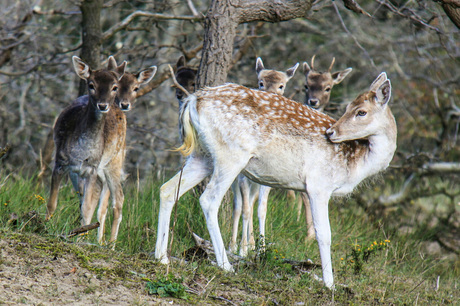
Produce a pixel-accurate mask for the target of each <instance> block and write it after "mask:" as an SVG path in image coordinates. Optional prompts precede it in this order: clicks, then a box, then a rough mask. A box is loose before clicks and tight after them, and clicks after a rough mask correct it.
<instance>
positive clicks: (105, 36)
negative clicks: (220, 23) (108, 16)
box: [101, 11, 204, 40]
mask: <svg viewBox="0 0 460 306" xmlns="http://www.w3.org/2000/svg"><path fill="white" fill-rule="evenodd" d="M136 17H147V18H152V19H155V20H188V21H195V22H196V21H201V20H203V19H204V17H202V16H174V15H167V14H156V13H150V12H145V11H135V12H133V13H131V14H130V15H128V16H127V17H126V18H125V19H123V20H122V21H121V22H119V23H117V24H115V25H113V26H112V27H111V28H110V29H108V30H107V31H106V32H105V33H103V34H102V37H101V39H102V40H107V39H109V38H111V37H112V36H113V35H115V33H117V32H119V31H121V30H123V29H125V28H126V27H128V25H129V24H130V23H131V22H132V21H133V20H134V19H135V18H136Z"/></svg>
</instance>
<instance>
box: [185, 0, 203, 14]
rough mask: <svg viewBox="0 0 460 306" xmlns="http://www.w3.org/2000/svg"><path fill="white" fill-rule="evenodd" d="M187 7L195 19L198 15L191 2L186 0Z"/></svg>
mask: <svg viewBox="0 0 460 306" xmlns="http://www.w3.org/2000/svg"><path fill="white" fill-rule="evenodd" d="M187 5H188V8H189V9H190V11H192V14H193V16H195V17H199V16H200V14H199V13H198V11H197V10H196V8H195V5H194V4H193V2H192V0H187Z"/></svg>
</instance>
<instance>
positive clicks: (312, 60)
mask: <svg viewBox="0 0 460 306" xmlns="http://www.w3.org/2000/svg"><path fill="white" fill-rule="evenodd" d="M315 57H316V54H315V55H313V57H312V58H311V70H315Z"/></svg>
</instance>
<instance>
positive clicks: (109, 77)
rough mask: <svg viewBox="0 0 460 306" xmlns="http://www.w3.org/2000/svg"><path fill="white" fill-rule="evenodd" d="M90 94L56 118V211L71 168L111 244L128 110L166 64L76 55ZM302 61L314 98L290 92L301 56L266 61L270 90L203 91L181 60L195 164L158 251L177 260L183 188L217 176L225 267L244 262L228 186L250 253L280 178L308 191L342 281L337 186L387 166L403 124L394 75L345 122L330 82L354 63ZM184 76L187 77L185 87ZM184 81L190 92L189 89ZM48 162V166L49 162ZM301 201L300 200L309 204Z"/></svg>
mask: <svg viewBox="0 0 460 306" xmlns="http://www.w3.org/2000/svg"><path fill="white" fill-rule="evenodd" d="M72 61H73V67H74V69H75V72H76V73H77V75H78V76H79V77H80V78H81V79H83V80H84V81H85V82H86V85H87V90H88V95H86V96H82V97H79V98H78V99H76V100H75V101H73V102H72V103H70V104H69V106H68V107H67V108H65V109H64V110H63V111H62V112H61V114H60V115H59V117H58V118H57V119H56V122H55V124H54V129H53V133H54V136H53V139H54V146H55V157H54V168H53V171H52V177H51V187H50V196H49V201H48V204H47V213H46V220H49V219H50V218H51V217H52V215H53V213H54V212H55V210H56V206H57V202H58V192H59V185H60V182H61V180H62V178H63V177H64V175H65V174H67V173H68V174H69V177H70V180H71V182H72V185H73V187H74V189H75V191H77V192H78V194H79V195H80V213H81V223H82V225H88V224H90V223H91V220H92V217H93V214H94V211H95V210H96V207H97V206H98V209H97V220H98V221H99V223H100V227H99V228H98V241H99V243H103V242H104V228H105V219H106V215H107V210H108V203H109V200H110V202H111V204H112V209H113V223H112V229H111V236H110V241H111V242H115V241H116V239H117V235H118V230H119V226H120V223H121V220H122V207H123V202H124V195H123V189H122V182H123V180H124V177H125V174H124V172H123V163H124V159H125V155H126V129H127V125H126V122H127V119H126V115H125V113H126V112H127V111H129V110H130V109H131V108H132V105H133V103H134V101H135V99H136V97H137V92H138V89H139V87H140V86H142V85H144V84H147V83H148V82H150V80H152V78H153V77H154V75H155V73H156V71H157V67H155V66H151V67H149V68H147V69H145V70H142V71H140V72H138V73H135V74H132V73H128V72H126V71H125V69H126V66H127V63H126V62H123V63H122V64H121V65H118V64H117V63H116V61H115V59H114V58H113V57H112V56H111V57H109V58H108V60H107V62H108V64H107V69H100V70H93V69H91V68H90V67H89V66H88V65H87V64H86V63H85V62H83V61H82V60H81V59H80V58H78V57H76V56H74V57H73V58H72ZM314 61H315V57H313V58H312V60H311V64H310V65H309V64H308V63H307V62H305V63H303V73H304V76H305V93H306V97H305V101H304V103H299V102H296V101H293V100H291V99H288V98H286V97H284V96H283V94H284V92H285V89H286V84H287V83H288V81H289V80H290V79H291V78H292V77H293V76H294V74H295V72H296V70H297V68H298V66H299V64H298V63H297V64H296V65H294V66H293V67H291V68H289V69H287V70H286V71H277V70H271V69H266V68H265V67H264V64H263V62H262V59H261V58H257V61H256V74H257V81H258V88H259V89H250V88H247V87H244V86H241V85H237V84H231V83H227V84H224V85H220V86H215V87H205V88H201V89H198V90H196V91H195V76H196V74H197V71H196V70H195V69H192V68H190V67H188V66H187V65H186V63H185V58H184V57H181V58H180V59H179V60H178V62H177V64H176V70H175V76H173V77H174V80H175V82H176V80H177V83H178V85H180V86H178V87H179V88H178V89H176V98H177V99H178V101H179V132H180V136H181V140H182V141H183V144H182V146H180V147H179V148H178V151H180V152H181V153H182V154H183V155H184V156H185V157H186V160H185V165H184V167H183V168H182V169H181V171H179V172H178V173H177V174H176V175H175V176H174V177H173V178H172V179H170V180H169V181H168V182H166V183H165V184H164V185H163V186H161V188H160V207H159V216H158V230H157V242H156V247H155V258H156V259H157V260H159V261H160V262H161V263H164V264H167V263H169V258H168V254H167V246H168V236H169V231H170V218H171V212H172V209H173V207H174V204H175V203H176V202H177V200H178V199H177V197H180V196H182V195H183V194H184V193H186V192H187V191H188V190H190V189H191V188H193V187H195V186H196V185H198V184H199V183H201V182H202V181H203V180H204V179H205V178H209V181H208V183H207V184H206V188H205V189H204V191H203V193H202V194H201V196H200V200H199V201H200V205H201V208H202V210H203V213H204V216H205V220H206V225H207V228H208V231H209V234H210V237H211V241H212V245H213V248H214V251H215V255H216V260H217V264H218V266H219V267H221V268H222V269H224V270H226V271H233V267H232V264H231V263H230V261H229V260H228V257H227V251H226V249H225V244H224V241H223V239H222V235H221V232H220V228H219V223H218V211H219V207H220V205H221V202H222V200H223V197H224V195H225V194H226V192H227V191H228V190H229V189H230V188H231V189H232V191H233V195H234V196H233V198H234V207H233V208H234V209H233V230H232V236H231V242H230V247H229V252H233V253H236V252H237V251H238V245H237V232H238V224H239V219H240V218H241V216H242V220H243V225H242V229H243V231H242V238H241V243H240V247H239V253H240V255H241V256H246V255H247V254H248V251H249V250H250V249H254V248H255V241H254V234H253V222H252V219H253V205H254V202H255V200H256V199H257V198H258V218H259V232H260V236H261V248H262V249H261V250H262V251H263V247H264V237H265V220H266V214H267V199H268V195H269V192H270V189H271V188H272V187H275V188H283V189H286V190H291V191H296V192H300V194H301V199H302V200H303V203H304V206H305V215H306V219H307V226H308V236H309V237H313V236H315V237H316V240H317V242H318V246H319V251H320V257H321V267H322V274H323V278H322V279H323V282H324V284H325V285H326V286H327V287H329V288H333V286H334V278H333V272H332V260H331V228H330V224H329V216H328V203H329V199H330V197H331V196H332V195H345V194H348V193H350V192H352V191H353V189H354V187H355V186H357V185H358V184H359V183H360V182H361V181H363V180H364V179H365V178H367V177H369V176H372V175H374V174H376V173H378V172H380V171H382V170H384V169H386V168H387V167H388V165H389V163H390V161H391V160H392V158H393V154H394V152H395V150H396V135H397V130H396V123H395V119H394V117H393V114H392V113H391V110H390V108H389V106H388V104H389V103H388V102H389V101H390V97H391V84H390V80H389V79H388V78H387V75H386V74H385V73H384V72H383V73H381V74H380V75H379V76H378V77H377V78H376V79H375V80H374V81H373V82H372V84H371V85H370V88H369V90H368V91H366V92H364V93H362V94H360V95H359V96H358V97H357V98H356V99H355V100H354V101H353V102H351V103H350V104H349V105H348V106H347V107H346V111H345V113H344V114H343V115H342V117H340V119H338V120H335V119H333V118H332V117H330V116H329V115H327V114H326V113H324V112H323V111H324V109H325V107H326V106H327V105H328V103H329V100H330V94H331V90H332V88H333V86H334V85H337V84H339V83H340V82H342V80H343V79H344V78H345V77H346V76H347V75H348V74H349V73H350V72H351V70H352V69H351V68H348V69H345V70H343V71H337V72H332V68H333V65H334V61H335V60H334V59H333V60H332V63H331V65H330V67H329V69H328V70H327V71H325V72H321V71H319V70H317V69H316V68H315V64H314ZM177 83H176V84H177ZM184 88H185V89H184ZM42 171H43V169H42ZM299 209H300V208H298V210H299Z"/></svg>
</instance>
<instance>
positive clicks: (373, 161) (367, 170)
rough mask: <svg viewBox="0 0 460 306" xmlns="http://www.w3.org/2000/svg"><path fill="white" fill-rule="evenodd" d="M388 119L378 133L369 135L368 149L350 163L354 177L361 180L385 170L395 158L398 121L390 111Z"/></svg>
mask: <svg viewBox="0 0 460 306" xmlns="http://www.w3.org/2000/svg"><path fill="white" fill-rule="evenodd" d="M386 121H387V122H386V123H385V124H384V125H383V126H382V129H380V130H379V132H378V133H376V134H374V135H371V136H369V138H368V144H367V149H366V150H365V151H364V152H363V153H362V154H361V156H360V157H359V158H358V159H357V161H356V163H354V164H353V165H350V166H351V168H352V169H351V170H352V171H351V173H353V175H352V176H353V178H354V179H356V180H359V181H361V180H363V179H364V178H366V177H369V176H371V175H374V174H377V173H379V172H380V171H382V170H385V169H386V168H387V167H388V165H389V164H390V162H391V160H392V159H393V155H394V152H395V150H396V123H395V119H394V117H393V115H392V114H391V112H390V111H389V113H388V115H387V117H386Z"/></svg>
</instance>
